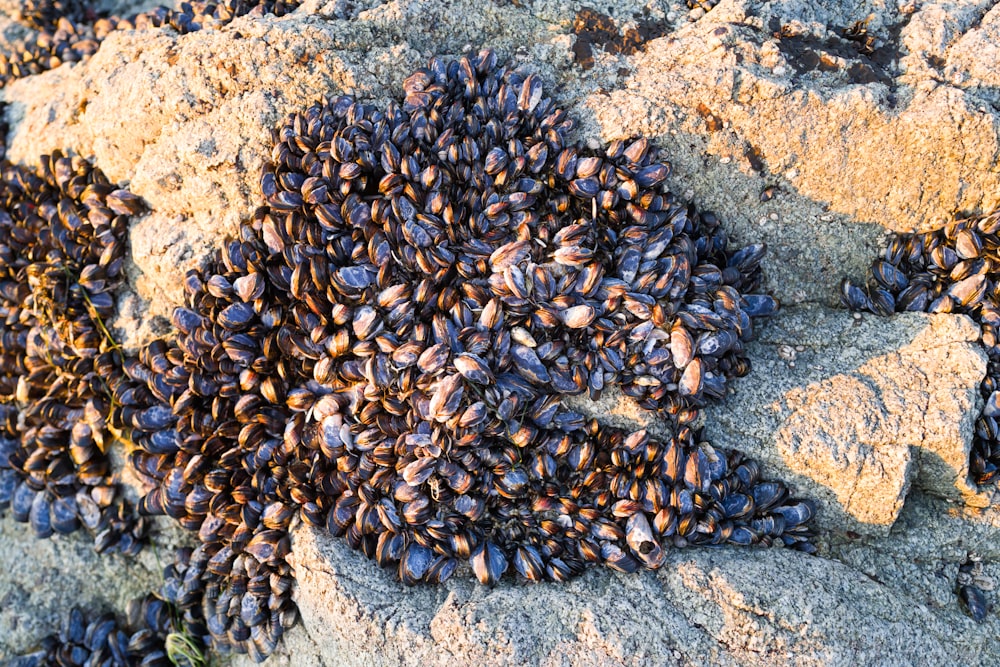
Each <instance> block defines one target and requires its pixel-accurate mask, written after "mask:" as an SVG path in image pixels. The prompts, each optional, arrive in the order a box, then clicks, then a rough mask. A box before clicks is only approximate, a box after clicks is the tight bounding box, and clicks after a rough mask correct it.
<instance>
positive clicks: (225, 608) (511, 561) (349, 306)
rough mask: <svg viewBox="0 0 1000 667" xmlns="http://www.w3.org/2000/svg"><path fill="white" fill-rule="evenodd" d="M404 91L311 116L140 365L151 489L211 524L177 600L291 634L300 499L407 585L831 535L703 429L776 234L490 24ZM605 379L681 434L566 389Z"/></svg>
mask: <svg viewBox="0 0 1000 667" xmlns="http://www.w3.org/2000/svg"><path fill="white" fill-rule="evenodd" d="M405 93H406V95H405V99H404V101H403V102H402V104H395V103H392V104H390V105H389V107H388V108H387V109H386V110H385V111H380V110H377V109H376V108H374V107H372V106H368V105H365V104H362V103H360V102H357V101H356V100H354V99H353V98H350V97H340V98H337V99H334V100H329V101H326V102H322V103H317V104H315V105H313V106H312V107H310V108H309V109H307V110H306V111H305V112H304V113H299V114H294V115H293V116H291V117H290V118H288V119H287V121H286V122H284V123H283V124H282V125H281V127H280V128H278V130H277V131H276V132H275V145H274V148H273V151H272V155H271V164H270V166H268V167H267V168H266V169H265V172H264V174H263V176H262V190H263V193H264V195H265V197H266V199H267V202H268V205H267V206H265V207H262V208H260V209H259V210H257V211H256V213H255V214H254V215H253V216H252V218H251V219H250V220H248V221H247V222H246V223H244V224H243V225H242V226H241V229H240V231H239V236H238V238H234V239H230V240H228V241H227V242H226V243H225V246H224V248H223V249H221V251H220V252H219V253H218V255H217V256H216V258H215V259H214V260H212V261H210V262H209V263H208V265H207V266H206V267H205V268H204V269H203V270H201V271H192V272H191V273H189V274H188V276H187V278H186V281H185V287H186V304H185V307H181V308H177V309H176V310H175V311H174V313H173V317H172V320H173V324H174V325H175V327H176V329H177V336H176V338H174V339H169V340H158V341H155V342H153V343H151V344H150V345H148V346H147V347H145V348H144V349H143V350H142V351H141V353H140V354H139V356H138V358H136V359H128V360H126V361H125V362H124V364H123V371H124V372H125V374H126V376H127V378H128V381H127V384H128V385H129V387H128V389H127V390H125V391H124V392H123V398H122V400H121V403H122V404H123V405H122V407H121V408H120V410H118V411H116V415H117V418H118V419H120V420H121V422H122V423H123V424H124V425H126V426H128V427H130V429H131V430H130V433H131V439H132V441H133V442H134V444H135V446H136V449H135V450H133V451H132V452H131V454H130V456H129V462H130V464H131V465H132V466H133V468H134V469H135V470H136V471H137V472H138V473H139V474H140V475H142V476H143V477H144V479H145V480H146V481H147V482H148V483H149V485H150V491H149V492H148V493H147V494H146V495H145V496H144V498H143V500H142V502H141V509H142V510H143V511H144V512H146V513H149V514H166V515H169V516H172V517H174V518H176V519H177V520H178V521H180V523H181V524H182V525H183V526H184V527H186V528H188V529H190V530H193V531H197V534H198V538H199V540H200V542H201V544H200V546H198V548H196V549H195V550H194V551H193V552H192V553H191V554H190V557H189V558H188V560H187V562H186V563H185V564H184V566H183V570H184V572H183V583H184V591H183V592H182V593H181V594H178V595H177V596H175V599H176V604H177V605H178V607H179V608H180V609H183V610H186V613H188V614H190V615H191V617H192V618H203V619H204V623H205V626H206V627H207V629H208V631H209V633H210V634H211V636H212V638H213V640H214V643H215V645H216V647H218V648H223V649H225V648H226V647H232V648H235V649H236V650H238V651H248V652H250V654H251V655H252V656H253V657H254V658H256V659H262V658H263V657H265V656H266V655H267V654H269V653H270V652H271V651H273V649H274V647H275V645H276V643H277V641H278V639H279V638H280V636H281V635H282V633H283V631H284V630H285V629H286V628H288V627H289V626H290V625H291V624H293V623H294V622H295V619H296V609H295V606H294V604H293V602H292V600H291V597H290V593H291V584H292V577H293V573H292V570H291V567H290V566H289V564H288V563H287V562H286V560H285V556H286V555H287V554H288V553H289V550H290V540H289V529H290V526H291V524H292V521H293V519H295V518H296V517H301V519H302V520H303V521H305V522H306V523H307V524H310V525H314V526H325V527H326V528H328V529H329V530H330V531H331V532H332V533H334V534H335V535H343V536H345V538H346V539H347V541H348V543H349V544H350V545H351V546H352V547H353V548H355V549H358V550H360V551H362V552H363V553H364V554H365V555H366V556H368V557H369V558H373V559H375V560H376V561H377V562H378V563H379V564H380V565H382V566H384V567H392V568H394V569H395V571H396V572H397V573H398V576H399V578H400V579H401V580H402V581H403V582H405V583H407V584H415V583H417V582H420V581H427V582H441V581H443V580H445V579H446V578H448V577H449V576H451V575H452V573H453V572H454V571H455V570H456V568H458V566H459V565H460V564H461V563H463V562H468V563H469V564H470V565H471V568H472V571H473V572H474V574H475V576H476V577H477V578H478V579H479V580H480V581H481V582H483V583H484V584H492V583H495V582H496V581H497V580H498V579H499V578H500V577H501V576H503V575H504V573H505V572H507V571H508V570H513V571H516V572H518V573H519V574H520V575H521V576H522V577H524V578H525V579H528V580H532V581H537V580H543V579H548V580H555V581H562V580H565V579H567V578H569V577H571V576H573V575H576V574H579V573H580V572H581V571H582V570H583V569H584V568H585V567H586V566H588V565H589V564H594V563H604V564H607V565H608V566H610V567H612V568H615V569H618V570H621V571H626V572H632V571H635V570H637V569H639V568H641V567H646V568H656V567H659V566H660V565H661V564H662V563H663V562H664V549H665V548H668V547H669V546H685V545H689V544H704V545H709V544H726V543H729V544H739V545H750V544H772V543H783V544H785V545H787V546H790V547H792V548H797V549H801V550H805V551H812V550H813V547H812V544H811V543H810V541H809V538H810V533H809V530H808V528H807V526H806V524H807V522H808V521H809V519H810V518H811V516H812V514H813V509H812V505H811V504H810V503H809V502H808V501H799V500H794V499H791V498H789V492H788V490H787V489H786V488H785V486H783V485H782V484H780V483H778V482H766V481H762V480H761V479H760V472H759V469H758V467H757V465H756V464H755V463H754V462H752V461H748V460H743V458H742V457H741V456H740V455H739V454H737V453H732V454H727V453H724V452H721V451H718V450H715V449H713V448H712V447H711V446H710V445H709V444H708V443H705V442H700V441H699V438H698V436H697V434H696V433H695V432H693V431H692V428H691V426H692V422H693V420H694V419H695V417H696V416H697V414H698V409H699V408H700V407H701V406H702V405H703V404H704V403H705V401H707V400H709V399H712V398H719V397H722V396H723V395H724V394H725V391H726V383H727V380H728V378H730V377H733V376H738V375H742V374H745V373H746V372H747V371H748V369H749V363H748V361H747V359H746V356H745V354H744V347H743V345H744V342H745V340H746V339H747V337H749V336H750V335H751V334H752V330H753V320H754V318H756V317H762V316H766V315H769V314H771V313H772V312H774V311H775V309H776V308H777V302H776V301H775V300H774V299H773V298H771V297H769V296H766V295H762V294H753V293H752V292H753V291H754V290H755V289H756V288H757V287H758V285H759V282H760V269H759V262H760V259H761V256H762V255H763V252H764V248H763V246H761V245H751V246H747V247H745V248H742V249H738V250H732V249H730V248H729V247H728V243H727V238H726V235H725V233H724V232H723V230H722V229H721V227H720V225H719V222H718V220H717V219H716V218H715V217H714V216H712V215H711V214H699V213H698V212H697V211H696V210H695V209H694V208H693V207H691V206H688V205H686V204H683V203H681V202H679V201H677V200H676V199H675V198H674V197H673V195H671V194H670V193H669V191H668V190H667V188H666V185H665V179H666V177H667V175H668V173H669V170H670V168H669V165H668V164H666V163H664V162H661V161H660V160H659V159H658V156H657V152H656V150H655V149H654V148H653V147H652V146H651V145H650V144H649V142H648V141H647V140H645V139H638V140H636V141H632V142H623V141H616V142H614V143H613V144H611V146H609V147H608V148H607V149H606V150H591V149H588V148H585V147H582V146H574V145H572V144H571V143H570V142H569V141H568V139H567V134H568V132H569V130H570V128H571V122H570V120H569V119H568V118H567V116H566V114H565V112H564V111H562V110H560V109H558V108H556V107H555V105H554V104H553V102H552V101H551V99H549V98H547V97H546V96H545V95H544V93H543V91H542V86H541V82H540V81H539V79H538V78H537V76H534V75H528V76H525V75H524V74H522V73H521V72H519V71H512V70H509V69H504V68H500V67H498V66H497V63H496V58H495V56H494V54H493V53H492V52H489V51H484V52H481V53H479V54H478V55H474V56H470V57H466V58H462V59H460V60H455V61H446V60H441V59H433V60H432V61H431V62H430V64H429V66H428V67H427V68H425V69H420V70H418V71H417V72H415V73H414V74H413V75H412V76H410V77H409V78H408V79H407V80H406V82H405ZM608 387H620V389H621V390H622V391H623V392H624V393H626V394H628V395H630V396H632V397H634V398H635V399H637V400H638V401H639V402H640V403H641V404H642V405H643V406H644V407H646V408H650V409H655V410H657V411H658V412H660V413H661V414H662V415H664V416H666V417H669V419H670V420H671V421H672V423H673V425H674V433H673V435H672V436H671V437H669V438H660V439H657V438H653V437H651V436H649V435H648V434H647V433H646V432H645V431H639V432H636V433H628V432H623V431H621V430H618V429H614V428H610V427H608V426H605V425H603V424H601V423H599V422H597V421H595V420H588V419H586V418H585V417H584V416H583V415H581V414H578V413H576V412H574V411H572V410H569V409H567V408H566V407H564V405H563V404H562V402H561V398H562V397H564V396H571V395H578V394H584V393H586V394H589V395H590V396H591V397H593V398H598V397H600V396H601V393H602V392H603V391H604V390H605V388H608ZM125 395H127V400H125V398H124V396H125Z"/></svg>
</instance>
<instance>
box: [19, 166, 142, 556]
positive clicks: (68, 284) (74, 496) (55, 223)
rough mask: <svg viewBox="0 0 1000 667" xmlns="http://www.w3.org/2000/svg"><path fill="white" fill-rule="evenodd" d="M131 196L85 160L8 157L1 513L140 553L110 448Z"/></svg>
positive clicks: (138, 521) (133, 207)
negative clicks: (32, 164)
mask: <svg viewBox="0 0 1000 667" xmlns="http://www.w3.org/2000/svg"><path fill="white" fill-rule="evenodd" d="M138 210H139V201H138V199H137V198H136V197H135V196H133V195H132V194H130V193H128V192H126V191H124V190H120V189H118V188H116V187H114V186H113V185H111V184H110V183H109V182H108V180H107V179H106V178H105V177H104V175H103V174H102V173H101V172H100V171H99V170H97V169H95V168H93V167H92V166H91V165H90V164H89V163H87V162H86V161H84V160H81V159H79V158H70V157H66V156H63V155H61V154H59V153H54V154H53V155H51V156H43V157H42V168H41V171H40V172H38V173H36V172H35V171H33V170H31V169H28V168H26V167H21V166H16V165H12V164H10V163H9V162H6V161H2V162H0V509H2V508H5V507H7V506H8V505H9V506H10V508H11V513H12V514H13V516H14V518H15V519H16V520H18V521H27V522H30V524H31V527H32V528H33V529H34V531H35V533H36V534H37V535H38V536H39V537H48V536H49V535H52V534H53V533H54V532H56V533H69V532H72V531H74V530H76V529H77V528H78V527H80V526H81V525H83V526H85V527H87V528H88V529H90V530H91V531H93V532H94V533H95V534H96V538H95V539H96V546H97V548H98V550H100V551H105V550H108V549H118V550H120V551H122V552H124V553H130V554H131V553H135V552H137V551H138V550H139V549H140V548H141V546H142V538H143V535H144V532H145V519H144V518H142V517H139V516H138V515H136V513H135V512H134V511H133V508H132V507H131V506H130V505H129V504H128V503H127V502H126V501H124V499H122V498H121V494H120V493H119V492H118V489H117V487H116V486H115V484H113V483H112V481H111V469H110V462H109V460H108V458H107V456H106V455H105V452H106V449H107V447H108V445H109V444H110V440H111V438H112V435H111V433H110V432H109V429H108V424H109V420H110V419H111V417H112V414H111V413H112V410H113V407H114V405H115V404H116V402H117V399H116V395H117V394H118V393H120V391H121V389H122V388H123V387H124V386H125V385H124V384H123V382H122V380H123V378H124V375H123V373H122V371H121V352H120V350H118V349H117V348H116V346H115V344H114V341H113V340H112V339H111V338H110V336H109V335H108V332H107V329H106V328H105V324H104V323H105V322H106V321H107V320H108V318H110V317H111V315H112V314H113V312H114V299H113V294H112V290H113V289H114V287H115V286H116V285H117V284H118V282H119V281H120V280H121V277H122V262H123V259H124V255H125V234H126V232H127V227H128V216H129V215H131V214H134V213H136V212H137V211H138Z"/></svg>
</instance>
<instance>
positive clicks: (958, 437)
mask: <svg viewBox="0 0 1000 667" xmlns="http://www.w3.org/2000/svg"><path fill="white" fill-rule="evenodd" d="M978 338H979V330H978V327H977V326H976V325H975V324H974V323H973V322H972V321H970V320H968V319H967V318H965V317H960V316H950V315H946V316H938V315H925V314H917V313H907V314H901V315H897V316H894V317H892V318H879V317H873V316H871V315H865V316H863V317H860V318H859V319H855V318H854V317H853V316H852V314H850V313H844V312H842V311H841V312H831V311H825V310H823V309H819V308H800V309H794V310H789V311H788V312H786V313H783V314H781V315H780V316H779V317H776V318H775V319H774V321H773V322H771V323H769V324H768V325H766V326H764V327H761V331H760V334H759V340H758V341H757V342H755V343H753V344H751V346H750V348H749V354H750V356H751V359H753V370H752V372H751V373H750V375H749V376H747V377H746V378H743V379H741V380H738V381H736V382H734V383H733V391H732V395H731V396H730V397H728V398H727V400H726V401H725V402H724V403H722V404H718V405H713V406H711V407H710V408H709V409H708V410H706V413H705V431H704V436H705V438H706V439H707V440H709V441H710V442H712V443H714V444H715V445H717V446H722V447H726V448H729V449H738V450H740V451H743V452H745V453H746V454H748V455H749V456H751V457H753V458H756V459H758V460H759V461H760V462H761V463H762V464H763V465H764V466H765V469H766V470H767V471H768V474H770V475H772V476H774V477H776V478H778V479H784V480H786V481H788V482H790V483H791V484H793V485H794V486H795V487H796V489H797V492H798V493H800V494H803V495H805V496H807V497H811V498H815V499H816V500H817V501H818V502H819V503H820V506H821V507H822V510H821V512H820V515H821V521H822V525H823V526H824V527H826V528H829V529H831V530H839V531H848V530H850V531H854V532H859V533H872V532H875V533H879V532H881V533H885V532H888V530H889V528H890V527H891V526H892V524H893V523H894V522H895V520H896V517H897V516H898V514H899V511H900V509H901V508H902V506H903V501H904V500H905V497H906V493H907V491H908V489H909V486H910V482H911V480H913V479H915V480H916V483H917V484H918V485H919V486H922V487H923V488H925V489H928V490H930V491H933V492H935V493H938V494H940V495H943V496H946V497H949V498H952V499H956V500H965V501H966V502H971V503H976V504H979V505H983V504H986V503H987V502H988V498H986V497H985V496H984V495H982V494H979V493H977V491H976V489H975V487H973V486H970V484H969V482H968V481H967V480H968V461H969V448H970V446H971V444H972V432H973V424H974V420H975V417H976V415H977V414H978V412H979V410H980V408H981V399H980V397H979V388H978V387H979V383H980V382H981V381H982V379H983V377H984V376H985V373H986V358H985V355H984V354H983V352H982V349H981V348H980V347H979V346H978V345H976V344H975V342H976V341H977V340H978Z"/></svg>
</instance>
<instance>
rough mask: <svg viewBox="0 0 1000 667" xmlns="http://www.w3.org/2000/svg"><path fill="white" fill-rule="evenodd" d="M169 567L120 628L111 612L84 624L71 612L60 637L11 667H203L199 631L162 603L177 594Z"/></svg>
mask: <svg viewBox="0 0 1000 667" xmlns="http://www.w3.org/2000/svg"><path fill="white" fill-rule="evenodd" d="M185 555H186V554H181V555H180V559H181V560H183V558H184V557H185ZM172 567H173V566H171V567H168V568H167V571H166V572H165V573H164V574H165V576H166V578H165V583H164V586H163V590H162V591H161V592H160V593H159V594H157V593H149V594H147V595H146V596H144V597H141V598H137V599H134V600H132V601H131V602H130V603H129V605H128V608H127V609H126V614H125V619H124V620H125V622H124V623H122V622H120V621H119V619H118V618H116V617H115V615H114V614H112V613H110V612H109V613H105V614H101V615H100V616H97V617H96V618H93V619H91V620H90V621H89V622H88V621H87V617H86V615H85V614H84V613H83V611H81V610H80V609H78V608H76V607H74V608H73V609H71V610H70V612H69V613H68V614H67V615H66V616H65V618H64V619H63V623H62V628H60V630H59V632H58V633H56V634H52V635H50V636H48V637H46V638H45V639H43V640H42V641H41V643H40V648H39V649H38V650H37V651H33V652H31V653H28V654H25V655H22V656H18V657H17V658H14V659H13V660H12V661H11V663H10V667H50V666H52V667H84V666H86V667H104V666H107V667H171V666H173V667H202V666H203V665H205V664H206V661H205V659H204V653H203V651H202V646H201V645H200V644H201V641H202V638H201V633H203V632H204V627H203V625H202V624H201V623H200V622H199V621H198V620H196V619H192V618H189V617H188V618H181V617H179V616H178V615H177V610H176V607H174V606H173V604H172V603H171V602H170V601H168V600H167V599H166V598H165V595H166V594H168V591H170V590H171V589H174V588H176V582H175V578H174V577H173V576H172V574H173V571H172Z"/></svg>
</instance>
